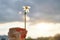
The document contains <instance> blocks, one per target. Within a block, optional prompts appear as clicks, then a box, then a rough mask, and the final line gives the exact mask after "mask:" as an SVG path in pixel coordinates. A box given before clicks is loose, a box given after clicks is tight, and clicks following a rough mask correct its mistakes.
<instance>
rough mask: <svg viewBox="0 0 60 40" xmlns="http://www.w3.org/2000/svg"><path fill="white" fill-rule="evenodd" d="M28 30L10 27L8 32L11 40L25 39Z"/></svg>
mask: <svg viewBox="0 0 60 40" xmlns="http://www.w3.org/2000/svg"><path fill="white" fill-rule="evenodd" d="M26 34H27V30H26V29H24V28H10V29H9V32H8V39H9V40H25V37H26Z"/></svg>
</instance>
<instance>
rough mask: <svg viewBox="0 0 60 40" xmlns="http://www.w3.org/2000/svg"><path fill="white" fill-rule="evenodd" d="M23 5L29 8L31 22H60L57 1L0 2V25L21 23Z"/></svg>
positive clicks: (6, 0)
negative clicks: (13, 22) (14, 22)
mask: <svg viewBox="0 0 60 40" xmlns="http://www.w3.org/2000/svg"><path fill="white" fill-rule="evenodd" d="M24 5H28V6H31V9H30V13H29V14H27V15H28V16H29V17H30V18H31V21H37V20H39V21H42V20H43V21H48V22H60V1H59V0H26V1H24V0H0V23H5V22H12V21H23V19H22V17H23V8H22V7H23V6H24ZM20 11H21V12H22V14H19V12H20Z"/></svg>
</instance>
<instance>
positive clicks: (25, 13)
mask: <svg viewBox="0 0 60 40" xmlns="http://www.w3.org/2000/svg"><path fill="white" fill-rule="evenodd" d="M24 21H25V22H24V25H25V29H26V12H25V13H24Z"/></svg>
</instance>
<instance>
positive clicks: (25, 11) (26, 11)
mask: <svg viewBox="0 0 60 40" xmlns="http://www.w3.org/2000/svg"><path fill="white" fill-rule="evenodd" d="M23 8H24V25H25V29H26V14H27V13H28V12H29V9H30V6H24V7H23Z"/></svg>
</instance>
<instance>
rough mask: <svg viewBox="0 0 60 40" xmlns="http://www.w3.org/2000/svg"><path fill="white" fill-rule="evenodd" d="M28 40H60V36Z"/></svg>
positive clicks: (29, 39)
mask: <svg viewBox="0 0 60 40" xmlns="http://www.w3.org/2000/svg"><path fill="white" fill-rule="evenodd" d="M26 40H60V34H57V35H55V36H54V37H39V38H36V39H33V38H31V37H28V38H27V39H26Z"/></svg>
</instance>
